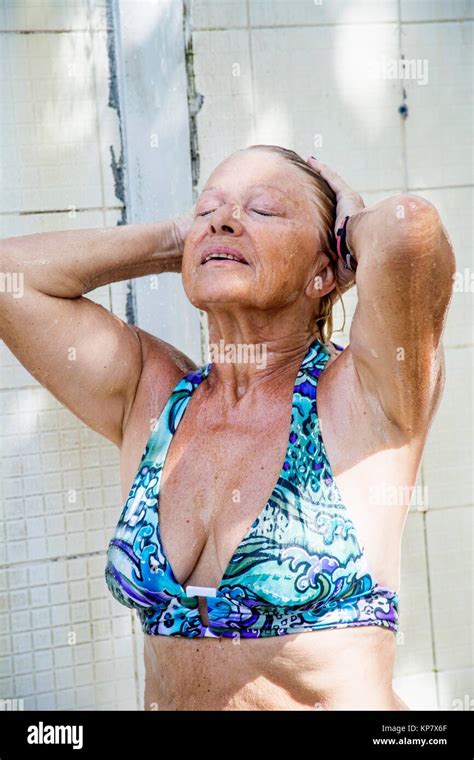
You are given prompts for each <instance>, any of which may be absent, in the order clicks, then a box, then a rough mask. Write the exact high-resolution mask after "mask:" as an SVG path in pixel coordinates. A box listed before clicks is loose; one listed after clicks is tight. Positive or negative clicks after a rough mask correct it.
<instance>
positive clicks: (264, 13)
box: [249, 0, 397, 26]
mask: <svg viewBox="0 0 474 760" xmlns="http://www.w3.org/2000/svg"><path fill="white" fill-rule="evenodd" d="M249 8H250V22H251V24H252V26H260V25H261V26H292V25H296V24H298V25H300V24H301V25H316V24H349V23H350V24H352V23H354V24H361V23H368V22H370V23H377V22H380V21H396V20H397V3H396V0H331V1H330V2H327V0H326V1H325V0H320V1H319V0H291V2H288V0H251V2H250V3H249Z"/></svg>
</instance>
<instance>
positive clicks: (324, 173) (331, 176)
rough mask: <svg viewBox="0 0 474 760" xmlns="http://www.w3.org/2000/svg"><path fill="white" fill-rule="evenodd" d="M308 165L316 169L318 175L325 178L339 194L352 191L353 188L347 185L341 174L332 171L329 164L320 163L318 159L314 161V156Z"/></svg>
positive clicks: (308, 161)
mask: <svg viewBox="0 0 474 760" xmlns="http://www.w3.org/2000/svg"><path fill="white" fill-rule="evenodd" d="M307 163H308V164H309V165H310V166H311V167H312V168H313V169H315V170H316V171H317V172H318V174H320V175H321V177H323V178H324V179H325V180H326V182H327V183H328V184H329V185H330V186H331V187H332V189H333V190H334V192H336V193H338V192H341V191H342V190H350V189H351V188H350V187H349V185H348V184H347V182H344V180H343V179H342V177H341V176H340V174H338V173H337V172H335V171H334V169H331V168H330V167H329V166H328V165H327V164H324V163H323V162H322V161H318V159H314V158H313V157H312V156H310V158H309V159H308V160H307Z"/></svg>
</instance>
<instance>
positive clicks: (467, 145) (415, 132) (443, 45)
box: [402, 3, 474, 188]
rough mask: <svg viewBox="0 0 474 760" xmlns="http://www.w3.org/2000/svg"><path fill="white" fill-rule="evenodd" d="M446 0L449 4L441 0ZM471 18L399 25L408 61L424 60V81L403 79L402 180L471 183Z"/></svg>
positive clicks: (416, 183) (428, 183)
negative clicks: (405, 109)
mask: <svg viewBox="0 0 474 760" xmlns="http://www.w3.org/2000/svg"><path fill="white" fill-rule="evenodd" d="M447 5H449V3H447ZM472 43H473V24H472V22H468V21H465V22H462V23H454V22H453V23H445V24H408V25H403V26H402V49H403V52H404V54H405V58H406V59H407V61H408V60H415V59H416V60H419V61H427V62H428V68H427V72H428V77H427V84H425V85H423V84H419V83H418V81H417V80H414V79H407V80H405V88H406V90H407V96H408V109H409V115H408V119H407V120H406V151H407V170H408V184H409V187H411V188H422V187H429V188H432V187H440V186H441V187H443V186H445V185H468V184H470V185H472V184H473V167H474V162H473V145H472V113H473V98H474V88H473V67H472Z"/></svg>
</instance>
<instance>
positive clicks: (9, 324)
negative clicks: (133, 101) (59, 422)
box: [0, 220, 183, 446]
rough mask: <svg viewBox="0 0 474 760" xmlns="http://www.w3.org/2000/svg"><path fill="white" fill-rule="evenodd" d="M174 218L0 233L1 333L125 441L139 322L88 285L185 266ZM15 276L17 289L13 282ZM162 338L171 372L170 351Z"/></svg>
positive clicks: (83, 414) (55, 388)
mask: <svg viewBox="0 0 474 760" xmlns="http://www.w3.org/2000/svg"><path fill="white" fill-rule="evenodd" d="M182 229H183V228H182V226H180V225H177V224H176V223H175V220H170V221H163V222H158V223H156V224H132V225H127V226H121V227H113V228H103V229H102V228H100V229H87V230H79V231H64V232H50V233H36V234H33V235H23V236H19V237H12V238H7V239H3V240H2V241H0V272H1V274H2V280H3V283H4V287H3V288H2V289H1V290H0V337H1V338H2V340H3V341H4V342H5V343H6V345H7V346H8V347H9V348H10V350H11V351H12V352H13V353H14V354H15V356H16V357H17V358H18V360H19V361H20V362H21V363H22V365H23V366H24V367H25V368H26V369H27V370H28V372H30V373H31V374H32V375H33V376H34V377H35V378H36V379H37V380H38V382H39V383H41V385H43V386H44V387H45V388H47V389H48V390H49V391H50V392H51V393H52V394H53V395H54V396H55V397H56V398H57V399H58V400H59V401H60V402H61V403H62V404H63V405H64V406H66V407H67V408H68V409H70V410H71V411H72V412H73V413H74V414H75V415H76V416H77V417H79V418H80V419H81V420H83V421H84V422H85V423H86V424H87V425H88V426H89V427H91V428H92V429H93V430H96V431H97V432H99V433H101V434H102V435H103V436H105V437H106V438H108V439H109V440H111V441H112V442H113V443H115V444H116V445H117V446H120V445H121V442H122V437H123V430H124V422H125V420H126V417H127V415H128V412H129V410H130V407H131V405H132V403H133V399H134V396H135V391H136V388H137V385H138V382H139V379H140V374H141V370H142V361H143V358H142V346H141V339H140V332H141V331H140V330H139V329H138V328H136V327H134V326H133V325H128V324H126V323H125V322H124V321H123V320H121V319H120V318H119V317H117V316H114V315H113V314H111V313H110V312H109V311H107V309H105V308H104V307H103V306H100V305H98V304H96V303H94V302H93V301H91V300H90V299H89V298H84V294H85V293H87V292H89V291H91V290H93V289H95V288H97V287H99V286H101V285H104V284H106V283H111V282H116V281H119V280H125V279H129V278H132V277H141V276H144V275H148V274H153V273H157V274H159V273H161V272H170V271H173V272H179V271H180V269H181V258H182V243H183V239H182V238H181V233H182ZM13 282H15V285H16V287H15V289H13V288H8V287H6V286H5V285H7V284H8V283H13ZM166 346H167V344H165V343H164V342H163V349H162V350H163V372H164V375H166V373H167V371H168V372H169V371H170V370H171V371H172V369H173V367H172V366H171V364H172V361H173V360H172V358H171V357H172V352H170V351H167V350H166Z"/></svg>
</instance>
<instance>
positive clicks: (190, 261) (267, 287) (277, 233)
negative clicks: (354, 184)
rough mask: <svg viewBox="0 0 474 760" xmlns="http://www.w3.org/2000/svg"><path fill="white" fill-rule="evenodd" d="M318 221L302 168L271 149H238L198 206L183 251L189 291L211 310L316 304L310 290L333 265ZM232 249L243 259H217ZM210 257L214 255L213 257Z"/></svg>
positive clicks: (185, 283)
mask: <svg viewBox="0 0 474 760" xmlns="http://www.w3.org/2000/svg"><path fill="white" fill-rule="evenodd" d="M318 224H320V220H319V214H318V209H317V206H316V204H315V201H314V188H312V187H311V179H310V178H309V177H308V178H306V177H305V175H304V173H303V172H302V171H301V170H299V169H298V168H297V167H296V166H294V165H293V164H291V163H290V162H289V161H287V160H286V159H285V158H283V157H282V156H279V155H278V154H274V153H271V152H268V151H264V150H248V151H245V150H244V151H239V152H237V153H234V154H232V155H231V156H230V157H229V158H227V159H226V160H225V161H223V162H222V163H221V164H220V165H219V166H218V167H217V168H216V169H215V170H214V171H213V172H212V174H211V176H210V177H209V179H208V181H207V182H206V184H205V186H204V188H203V190H202V192H201V194H200V196H199V198H198V201H197V203H196V208H195V221H194V226H193V228H192V230H191V232H190V233H189V234H188V236H187V238H186V244H185V248H184V253H183V265H182V275H183V286H184V289H185V292H186V295H187V296H188V298H189V300H190V301H191V303H192V304H193V305H194V306H196V307H197V308H200V309H203V310H206V311H209V310H211V311H212V307H213V306H218V307H219V308H221V307H223V306H224V307H225V306H226V305H228V306H229V307H232V306H233V305H238V306H239V307H248V308H256V309H274V308H279V307H283V306H285V305H288V304H291V303H295V302H298V301H301V305H302V308H303V303H305V304H306V307H307V308H310V307H312V308H313V309H314V293H313V299H312V303H311V302H310V301H311V296H309V292H310V290H311V289H312V288H314V285H313V283H314V278H315V277H316V276H317V275H318V273H319V272H320V270H322V269H324V266H325V264H326V263H327V257H325V256H324V254H322V253H321V252H320V245H319V236H318V227H317V225H318ZM219 249H224V250H221V251H219ZM225 249H227V252H228V254H230V255H235V256H236V257H237V258H238V259H239V261H235V260H231V259H222V258H221V259H219V258H217V257H218V256H219V253H221V254H222V253H224V252H225ZM211 254H212V255H213V256H214V257H215V258H207V257H209V256H210V255H211ZM328 290H331V287H328V288H327V289H326V290H324V291H323V292H321V293H319V296H320V295H323V294H324V292H328ZM311 292H312V291H311Z"/></svg>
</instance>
